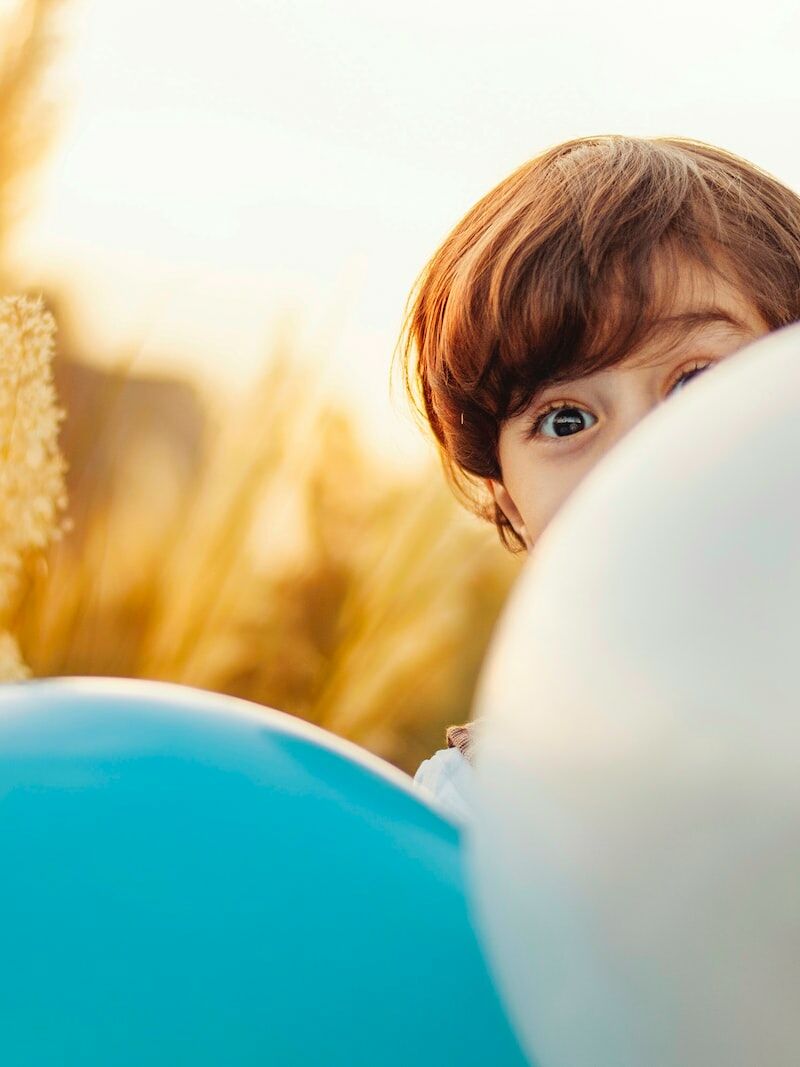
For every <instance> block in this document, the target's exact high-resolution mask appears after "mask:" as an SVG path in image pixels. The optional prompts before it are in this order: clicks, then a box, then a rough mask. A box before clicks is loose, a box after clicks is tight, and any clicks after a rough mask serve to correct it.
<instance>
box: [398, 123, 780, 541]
mask: <svg viewBox="0 0 800 1067" xmlns="http://www.w3.org/2000/svg"><path fill="white" fill-rule="evenodd" d="M664 257H668V258H669V260H670V263H671V265H672V267H673V268H674V267H675V265H676V264H677V260H678V258H684V259H685V257H689V258H690V259H693V260H694V261H695V262H697V263H699V264H701V265H702V266H703V267H704V268H705V269H706V270H707V271H708V272H709V273H710V274H711V275H712V276H717V277H723V276H724V277H727V278H728V279H729V280H730V281H732V282H733V283H734V284H735V285H736V287H737V288H738V289H739V290H740V291H741V292H742V293H743V294H744V295H745V296H746V297H747V298H748V299H749V300H750V301H751V302H752V304H753V305H754V307H755V308H756V309H757V310H758V312H759V313H760V314H761V316H762V318H763V319H764V320H765V322H766V323H767V324H768V326H769V328H770V329H777V328H778V327H779V326H783V325H786V324H788V323H789V322H793V321H795V320H797V319H798V318H800V198H798V196H797V195H796V194H795V193H793V192H792V191H791V190H789V189H787V188H786V187H785V186H783V185H781V183H780V182H778V181H777V180H776V179H775V178H773V177H771V176H770V175H769V174H767V173H765V172H764V171H762V170H760V169H758V168H757V167H755V166H754V165H753V164H751V163H749V162H747V161H745V160H743V159H740V158H739V157H737V156H735V155H733V154H731V153H730V152H726V151H724V150H722V149H720V148H714V147H713V146H711V145H708V144H704V143H703V142H702V141H695V140H690V139H686V138H676V137H662V138H654V139H647V138H637V137H622V136H617V135H609V136H602V137H581V138H577V139H575V140H572V141H567V142H565V143H564V144H560V145H557V146H556V147H554V148H551V149H549V150H548V151H546V152H544V153H543V154H542V155H540V156H537V157H536V158H534V159H532V160H530V161H529V162H527V163H525V164H523V165H522V166H521V167H519V168H518V169H517V170H515V171H514V172H513V173H512V174H510V175H509V176H508V177H507V178H506V179H505V180H504V181H502V182H500V184H499V185H497V186H496V187H495V188H494V189H492V190H491V191H490V192H489V193H487V194H486V195H485V196H484V197H483V198H482V199H481V200H479V201H478V203H477V204H475V206H474V207H473V208H472V209H471V210H470V211H468V212H467V214H466V215H465V216H464V217H463V218H462V219H461V221H460V222H459V223H458V224H457V225H456V226H455V228H454V229H453V231H452V232H451V233H450V234H449V236H448V237H447V238H446V239H445V241H444V242H443V244H442V245H441V247H440V248H439V249H438V250H437V251H436V252H435V254H434V255H433V257H432V258H431V259H430V261H429V262H428V263H427V264H426V266H425V267H424V269H423V270H422V272H421V273H420V275H419V277H418V278H417V280H416V282H415V284H414V288H413V290H412V292H411V294H410V296H409V300H408V303H407V310H406V316H405V320H404V324H403V331H402V334H401V339H400V346H401V353H402V356H403V377H404V382H405V387H406V390H407V392H408V394H409V396H410V398H411V400H412V404H413V405H414V407H415V409H416V411H417V412H418V414H419V415H421V416H422V419H423V420H424V422H427V423H428V424H429V425H430V428H431V430H432V431H433V434H434V437H435V439H436V442H437V447H438V450H439V454H440V458H441V460H442V464H443V467H444V470H445V473H446V475H447V477H448V479H449V481H450V483H451V485H452V487H453V489H454V490H455V492H456V494H457V495H458V496H459V497H460V499H461V500H462V502H463V503H465V504H466V505H467V506H468V507H469V508H470V509H471V510H473V511H474V512H475V513H476V514H478V515H479V516H481V517H482V518H484V519H488V520H489V521H492V522H494V523H495V525H496V526H497V530H498V533H499V535H500V540H501V542H502V543H503V544H504V545H505V546H506V547H507V548H509V549H511V550H512V551H517V550H519V549H520V548H522V549H524V547H525V546H524V543H523V541H522V539H521V538H520V537H519V536H518V534H517V533H516V531H515V530H514V529H513V527H512V526H511V524H510V522H509V520H508V519H507V518H506V516H505V514H504V513H503V511H502V510H501V509H500V507H499V506H498V505H497V504H496V503H495V502H494V500H493V499H491V497H490V496H489V497H488V499H487V492H486V487H485V485H484V483H483V481H482V479H485V478H494V479H497V480H502V475H501V471H500V466H499V460H498V454H497V442H498V435H499V431H500V426H501V424H502V423H503V421H504V420H505V419H507V418H510V417H512V416H513V415H515V414H517V413H518V412H519V411H522V410H524V408H525V407H526V406H527V404H528V403H529V402H530V400H531V398H532V397H533V395H534V394H535V393H536V392H537V390H539V389H540V388H541V387H542V386H544V385H545V384H552V383H554V382H558V381H560V380H562V379H563V380H566V379H568V378H571V377H582V376H584V375H587V374H591V373H594V372H595V371H599V370H602V369H605V368H607V367H610V366H613V365H614V364H616V363H619V362H620V361H621V360H622V359H624V358H625V355H626V353H629V352H630V351H631V350H632V349H633V348H635V347H636V346H637V345H638V344H639V343H641V342H642V341H643V340H644V339H645V338H646V337H647V335H648V332H649V330H650V329H651V327H652V325H653V323H654V321H655V318H656V317H657V314H658V312H659V310H660V308H662V307H663V306H664V301H665V300H667V301H668V300H669V299H670V298H671V295H672V292H673V291H674V290H669V283H667V286H666V288H665V284H664V282H663V279H664V277H665V276H666V277H667V278H672V279H674V278H675V276H676V271H675V270H674V269H672V270H668V271H666V272H662V274H661V275H659V276H657V274H656V265H657V262H658V263H661V264H663V263H664ZM658 277H660V278H661V281H658V280H657V278H658ZM409 305H410V308H409ZM396 352H397V350H396Z"/></svg>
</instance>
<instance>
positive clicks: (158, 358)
mask: <svg viewBox="0 0 800 1067" xmlns="http://www.w3.org/2000/svg"><path fill="white" fill-rule="evenodd" d="M5 3H6V5H7V4H8V0H5ZM799 12H800V8H799V7H798V5H796V4H794V3H785V2H782V0H768V2H767V3H762V4H760V5H758V6H753V5H749V6H741V7H739V6H737V7H734V6H733V5H732V4H730V3H720V2H717V0H711V2H706V3H697V2H696V0H694V2H691V3H690V2H687V0H675V2H673V3H671V4H670V5H659V6H653V7H650V6H649V5H643V4H642V3H641V2H640V0H638V2H633V0H621V2H617V3H611V4H598V3H594V4H589V3H584V2H578V0H558V2H555V0H553V2H550V3H537V2H533V3H516V2H515V3H512V2H510V0H495V2H493V3H491V4H487V3H482V4H470V3H468V2H466V0H458V2H453V0H441V2H438V3H436V2H431V0H408V2H406V3H404V4H402V5H394V4H391V5H390V4H381V3H376V2H375V0H371V2H369V0H337V3H335V4H332V3H330V2H325V0H292V2H283V0H191V2H190V0H63V5H62V16H61V26H62V30H61V37H62V40H61V44H60V47H59V50H58V53H57V56H56V58H57V62H56V64H55V65H54V67H53V71H52V73H51V79H50V85H51V87H52V88H51V91H52V92H53V93H54V96H55V98H56V100H57V106H58V111H59V115H60V120H59V128H58V134H57V137H56V140H55V142H54V145H53V148H52V151H51V152H50V155H49V157H48V160H47V163H46V165H45V166H44V168H43V169H42V171H41V173H40V175H39V177H38V181H37V183H36V188H35V195H34V197H33V201H32V207H31V210H30V213H29V214H28V216H27V218H26V219H25V220H24V222H23V224H22V225H21V226H20V227H19V229H18V230H17V232H16V235H15V237H14V242H13V245H12V253H13V260H14V262H15V264H16V266H17V269H18V271H19V276H20V279H21V282H22V283H24V284H25V285H27V286H31V285H39V284H41V285H48V286H53V285H55V286H57V287H58V288H59V289H60V290H61V291H62V292H63V293H64V294H65V295H66V297H67V298H68V301H69V307H70V308H71V309H72V312H73V315H71V318H72V317H74V319H75V322H76V323H77V328H78V333H79V340H80V343H81V346H82V348H83V349H84V350H85V351H87V352H89V353H91V354H92V355H94V356H96V357H97V358H108V357H109V356H110V355H112V354H118V352H119V350H120V349H121V348H124V347H126V346H135V350H136V352H137V353H138V355H137V361H136V366H138V367H139V368H140V369H142V370H144V371H149V370H151V369H153V368H155V367H167V368H169V369H170V370H172V371H178V372H180V373H186V372H188V373H192V374H194V375H196V376H197V377H198V378H199V379H200V380H202V381H203V382H205V383H207V384H211V385H214V386H217V387H219V388H221V389H230V390H243V389H246V388H247V387H248V384H249V383H251V382H252V381H253V380H254V378H255V377H256V376H257V375H258V372H259V370H260V368H261V367H262V366H263V364H264V359H265V353H266V352H267V351H268V344H269V338H270V336H272V335H273V334H274V330H275V326H276V323H279V322H283V321H285V320H286V318H287V316H288V317H289V318H290V320H291V321H292V322H295V323H296V324H297V329H298V331H299V332H298V338H299V344H300V346H301V348H302V350H303V352H304V353H305V355H306V357H307V358H309V359H311V360H312V361H313V362H314V365H315V366H318V367H319V370H320V375H321V380H322V381H323V382H324V383H325V384H326V387H327V386H329V387H330V388H331V389H332V390H334V391H336V392H340V393H342V394H343V395H344V396H345V397H346V398H347V400H348V401H349V402H350V403H351V404H352V405H353V407H354V408H355V410H356V411H357V412H358V414H359V417H360V419H361V421H362V425H363V428H364V430H365V433H366V434H367V437H368V439H369V440H371V441H373V442H374V445H375V447H376V449H378V450H379V451H380V452H382V453H383V454H384V455H385V456H386V457H387V458H391V459H395V460H399V461H400V462H406V461H409V460H411V459H412V458H415V457H418V456H420V455H421V454H422V450H423V449H424V448H425V447H426V446H425V445H424V443H423V440H422V438H421V436H420V433H419V430H418V429H417V428H416V426H415V425H414V424H413V422H412V420H411V418H410V415H409V414H408V412H407V409H406V405H405V403H404V400H403V396H402V393H401V392H398V393H397V394H396V395H395V396H394V399H392V397H391V396H390V392H389V365H390V360H391V356H392V352H393V350H394V347H395V345H396V343H397V340H398V336H399V333H400V328H401V324H402V318H403V313H404V309H405V303H406V299H407V297H408V294H409V291H410V289H411V287H412V285H413V283H414V280H415V278H416V277H417V274H418V273H419V271H420V270H421V269H422V267H423V266H424V264H425V263H426V261H427V260H428V259H429V258H430V256H431V255H432V254H433V252H434V251H435V250H436V248H437V247H438V245H439V244H440V242H441V241H442V240H443V239H444V238H445V236H446V235H447V233H448V232H449V231H450V229H451V228H452V227H453V226H454V225H455V224H456V223H457V222H458V220H459V219H460V218H461V217H462V216H463V214H464V213H465V212H466V211H467V210H468V209H469V208H470V207H471V206H472V204H473V203H474V202H475V201H476V200H478V199H479V198H480V197H481V196H483V195H484V194H485V193H486V192H488V191H489V189H491V188H492V187H493V186H494V185H495V184H497V183H498V182H499V181H501V180H502V179H503V178H504V177H505V176H506V175H507V174H508V173H510V171H512V170H513V169H515V168H516V167H517V166H519V165H520V164H521V163H523V162H524V161H525V160H527V159H530V158H531V157H532V156H534V155H536V154H537V153H538V152H540V151H542V150H543V149H545V148H547V147H549V146H550V145H552V144H555V143H557V142H559V141H562V140H565V139H567V138H570V137H574V136H578V135H584V134H597V133H630V134H635V135H642V136H658V135H682V136H688V137H694V138H699V139H701V140H706V141H710V142H712V143H716V144H719V145H721V146H723V147H725V148H728V149H730V150H733V151H735V152H738V153H739V154H741V155H743V156H745V157H746V158H749V159H751V160H753V161H754V162H756V163H758V164H759V165H760V166H762V167H763V168H765V169H767V170H769V171H771V172H772V173H774V174H775V175H776V176H777V177H779V178H781V179H782V180H783V181H784V182H786V183H787V184H789V185H791V186H793V187H794V188H800V142H799V141H798V138H797V136H796V121H797V115H798V104H799V103H800V79H798V77H797V73H796V71H797V60H796V52H797V44H796V42H797V40H798V30H800V13H799Z"/></svg>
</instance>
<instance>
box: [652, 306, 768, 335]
mask: <svg viewBox="0 0 800 1067" xmlns="http://www.w3.org/2000/svg"><path fill="white" fill-rule="evenodd" d="M715 322H725V323H727V324H728V325H729V326H734V327H735V328H736V329H737V330H742V331H743V332H745V333H750V332H751V330H750V328H749V327H748V326H747V325H746V324H745V323H744V322H742V321H741V319H737V318H736V316H735V315H733V314H731V312H730V311H725V310H724V309H723V308H719V307H708V308H698V309H697V310H696V311H682V312H680V313H679V314H677V315H662V316H661V317H660V318H657V319H656V320H655V321H654V322H653V325H652V329H653V330H654V331H655V332H656V333H659V332H661V331H662V330H663V329H664V328H666V327H669V326H695V327H698V328H699V327H700V326H710V325H712V324H713V323H715Z"/></svg>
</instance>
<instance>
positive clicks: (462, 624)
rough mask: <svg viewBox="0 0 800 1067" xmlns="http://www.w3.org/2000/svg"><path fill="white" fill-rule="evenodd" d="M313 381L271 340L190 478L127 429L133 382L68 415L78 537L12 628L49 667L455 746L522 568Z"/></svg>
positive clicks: (155, 442)
mask: <svg viewBox="0 0 800 1067" xmlns="http://www.w3.org/2000/svg"><path fill="white" fill-rule="evenodd" d="M313 382H314V375H313V372H312V370H311V368H309V367H308V366H306V365H305V364H304V363H303V361H302V359H301V358H300V357H299V355H298V354H297V353H294V352H293V351H292V347H291V343H290V341H288V340H287V339H277V340H276V344H275V350H274V351H273V352H272V353H271V354H270V356H269V358H268V360H267V370H266V372H265V374H264V377H263V380H262V383H261V385H260V387H259V388H258V389H257V390H255V391H254V392H253V394H252V395H251V396H250V398H249V400H248V401H247V403H246V405H245V407H244V409H243V410H237V411H232V412H228V413H227V414H226V415H225V417H224V418H221V419H219V418H218V419H217V420H216V421H217V424H218V425H216V426H214V425H213V420H211V419H209V424H208V427H207V431H208V432H207V435H206V439H205V447H204V449H203V450H202V454H201V455H200V456H199V457H198V462H197V467H196V470H194V471H193V472H191V473H189V474H187V473H186V471H185V469H184V468H183V467H181V464H180V463H179V462H178V451H177V450H176V449H175V448H174V447H172V448H171V447H169V446H168V445H167V444H166V443H165V439H164V438H163V437H160V436H157V435H156V434H155V433H154V432H152V433H151V432H147V431H142V433H140V434H139V435H138V436H134V437H130V436H126V437H124V438H122V439H120V436H119V434H118V432H117V430H118V427H119V426H121V425H124V424H125V423H126V421H127V422H130V418H128V419H127V420H126V419H124V418H123V417H122V415H123V413H124V412H125V410H126V404H127V400H126V397H127V396H128V393H129V388H130V387H131V386H132V385H133V384H134V383H133V381H132V380H128V381H127V382H126V381H125V379H122V381H121V383H120V381H116V382H111V383H109V387H108V390H107V392H106V394H105V399H104V400H103V402H102V403H99V404H98V403H97V402H96V399H95V400H94V402H89V403H87V404H86V406H85V407H84V409H83V410H76V411H73V412H71V413H70V412H69V410H68V416H67V422H68V423H69V421H70V418H72V419H73V420H78V423H79V425H78V426H77V428H76V427H75V426H74V425H73V427H72V436H71V438H70V439H71V441H72V444H71V452H72V454H71V455H69V456H68V459H69V461H70V469H71V475H72V486H73V488H72V490H71V496H72V498H73V513H74V519H75V525H74V529H73V530H72V531H71V532H70V533H68V535H67V536H66V537H64V538H63V540H62V541H61V542H59V543H57V544H55V545H53V546H52V548H51V549H50V551H49V553H48V554H47V556H46V558H45V559H44V560H43V561H42V562H41V563H40V564H39V565H37V566H36V567H33V568H30V569H29V570H28V571H27V572H26V579H27V585H26V589H25V595H24V597H23V599H22V601H21V603H20V607H19V610H18V613H17V615H16V618H15V620H14V630H15V633H16V634H17V637H18V639H19V642H20V647H21V648H22V652H23V655H24V656H25V658H26V659H27V661H28V663H29V664H30V665H31V667H32V669H33V671H34V673H35V674H36V675H40V676H42V675H49V676H53V675H70V674H85V675H92V674H109V675H119V676H125V677H144V678H155V679H163V680H170V681H176V682H180V683H184V684H187V685H193V686H199V687H201V688H205V689H211V690H216V691H219V692H224V693H230V694H233V695H237V696H242V697H245V698H247V699H249V700H254V701H257V702H259V703H263V704H266V705H270V706H273V707H278V708H281V709H282V710H286V711H289V712H291V713H293V714H296V715H300V716H302V717H304V718H307V719H309V720H311V721H313V722H317V723H319V724H320V725H322V726H324V727H326V728H328V729H330V730H333V731H335V732H337V733H339V734H341V735H342V736H345V737H349V738H351V739H353V740H355V741H357V742H359V743H361V744H364V745H365V746H367V747H369V748H371V749H372V750H373V751H376V752H378V753H379V754H381V755H383V756H385V757H386V758H388V759H391V760H393V761H394V762H395V763H397V764H398V765H400V766H403V767H405V768H406V769H409V770H411V769H413V767H414V766H415V765H416V764H417V763H418V761H419V760H420V759H421V758H423V757H424V756H425V755H427V754H429V752H430V751H431V750H432V749H433V748H436V747H439V746H440V745H441V744H442V730H443V727H444V726H445V725H446V724H448V723H450V722H458V721H463V720H464V719H465V717H467V715H468V713H469V702H470V696H471V691H472V686H473V684H474V680H475V676H476V673H477V669H478V665H479V662H480V659H481V656H482V654H483V651H484V648H485V645H486V641H487V640H488V635H489V630H490V628H491V626H492V623H493V621H494V619H495V617H496V614H497V612H498V610H499V607H500V605H501V603H502V601H503V599H504V597H505V594H506V592H507V589H508V586H509V583H510V581H511V580H512V577H513V575H514V573H515V571H516V568H517V566H518V562H517V561H516V560H513V559H512V558H511V557H510V556H508V555H507V554H506V553H505V552H504V551H503V550H502V549H501V547H500V546H499V544H498V543H497V542H496V538H495V535H494V532H493V531H492V530H490V529H489V528H482V527H480V526H479V524H478V523H477V520H475V519H474V518H472V517H471V516H469V515H467V514H465V513H463V512H462V511H461V510H460V509H459V508H458V506H457V505H456V504H455V502H454V501H453V500H452V499H451V497H450V495H449V492H448V491H447V489H446V488H445V486H444V482H443V478H442V475H441V472H440V471H439V469H438V467H437V466H435V465H434V463H433V461H432V462H431V465H430V466H429V467H427V468H426V469H424V470H421V471H417V472H415V474H414V475H413V476H412V477H410V478H408V479H406V480H401V481H391V480H387V475H386V471H385V470H383V469H382V468H381V467H380V466H379V465H376V464H375V462H374V460H372V458H371V457H369V456H368V454H367V452H366V450H365V449H364V448H363V447H362V445H361V444H360V442H359V440H358V437H357V434H356V431H355V428H354V425H353V422H352V420H351V419H350V417H349V416H348V415H347V414H346V413H345V412H343V411H341V410H338V409H337V408H336V407H335V406H333V405H332V404H331V403H330V402H329V401H328V400H327V399H326V398H325V397H324V396H321V395H319V394H318V393H315V389H314V386H313ZM158 388H159V387H158V386H157V385H155V384H154V385H153V389H154V390H157V389H158ZM76 429H77V432H76ZM162 429H163V426H162ZM99 469H104V470H106V472H107V482H108V486H107V491H103V492H99V491H96V490H97V487H96V486H94V485H93V484H92V483H91V481H90V480H87V478H86V475H85V472H87V471H88V472H92V471H96V470H99Z"/></svg>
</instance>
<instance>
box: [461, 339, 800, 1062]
mask: <svg viewBox="0 0 800 1067" xmlns="http://www.w3.org/2000/svg"><path fill="white" fill-rule="evenodd" d="M798 665H800V325H798V326H792V327H789V328H786V329H783V330H780V331H778V332H776V333H773V334H771V335H769V336H767V337H765V338H764V339H762V340H759V341H758V342H756V343H755V344H753V345H750V346H748V347H747V348H745V349H742V350H740V351H739V352H737V353H735V354H734V355H732V356H730V357H728V358H727V359H726V360H725V361H723V362H722V363H721V364H720V365H718V366H716V367H715V368H714V369H713V370H712V371H708V372H707V373H706V374H704V375H701V376H699V377H698V378H697V379H696V380H695V381H693V382H692V383H691V385H689V386H687V387H686V388H684V389H683V390H682V391H681V392H680V393H678V394H676V395H675V396H674V397H671V398H670V399H669V400H668V401H667V402H666V403H663V404H661V405H659V407H658V408H656V409H655V410H654V411H653V412H652V413H651V414H650V415H648V417H647V418H646V419H644V420H642V421H641V422H640V423H639V424H638V425H637V426H636V427H635V428H634V429H633V430H632V431H631V432H630V433H629V434H628V435H627V436H626V437H625V438H624V439H623V440H622V442H621V443H620V444H619V445H618V446H616V447H615V448H614V449H613V450H611V451H610V452H609V453H608V454H607V455H606V456H605V457H604V458H603V460H602V461H601V462H600V463H599V464H598V465H597V467H596V468H595V469H594V470H593V471H592V472H591V474H589V475H588V476H587V477H586V478H585V479H584V481H583V482H582V483H581V485H580V486H579V487H578V489H577V490H576V491H575V492H574V493H573V495H572V496H571V497H570V499H569V500H568V501H567V502H566V504H565V505H564V506H563V507H562V509H561V510H560V512H559V514H558V515H557V516H556V518H555V519H554V520H553V522H552V523H551V524H550V526H549V527H548V528H547V530H546V531H545V533H544V534H543V536H542V538H541V539H540V541H539V543H538V545H537V546H536V548H535V550H534V553H533V555H532V557H531V559H530V560H529V561H528V562H527V564H526V567H525V569H524V571H523V574H522V576H521V578H520V580H519V583H518V585H517V586H516V588H515V590H514V591H513V594H512V596H511V598H510V600H509V603H508V604H507V607H506V610H505V612H504V613H503V616H502V618H501V620H500V624H499V626H498V628H497V630H496V632H495V635H494V638H493V642H492V646H491V648H490V651H489V656H488V658H487V661H486V663H485V665H484V669H483V672H482V675H481V679H480V682H479V686H478V691H477V699H476V711H477V717H478V720H479V724H480V725H479V730H480V733H479V736H478V745H477V760H476V764H477V789H476V800H477V809H478V810H477V818H476V822H475V825H474V830H473V835H472V838H471V840H470V842H469V862H470V865H471V876H472V879H473V885H474V890H475V898H476V899H475V903H476V910H477V917H478V921H479V925H480V927H481V928H482V930H483V933H484V936H485V941H486V945H487V951H488V955H489V958H490V962H491V964H492V966H493V968H494V970H495V973H496V976H497V980H498V986H499V988H500V990H501V992H502V994H503V995H504V997H505V999H506V1003H507V1006H508V1008H509V1011H510V1014H511V1016H512V1018H513V1020H514V1021H515V1023H516V1025H517V1027H518V1030H519V1032H520V1036H521V1038H522V1040H523V1041H524V1043H525V1045H526V1047H527V1049H528V1051H529V1053H530V1054H531V1056H532V1058H533V1059H534V1061H535V1062H536V1063H537V1064H538V1065H539V1067H700V1065H702V1067H717V1065H719V1067H739V1065H741V1067H745V1065H747V1067H754V1065H761V1064H764V1065H769V1067H790V1065H791V1067H796V1064H797V1063H798V1062H800V700H798Z"/></svg>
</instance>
